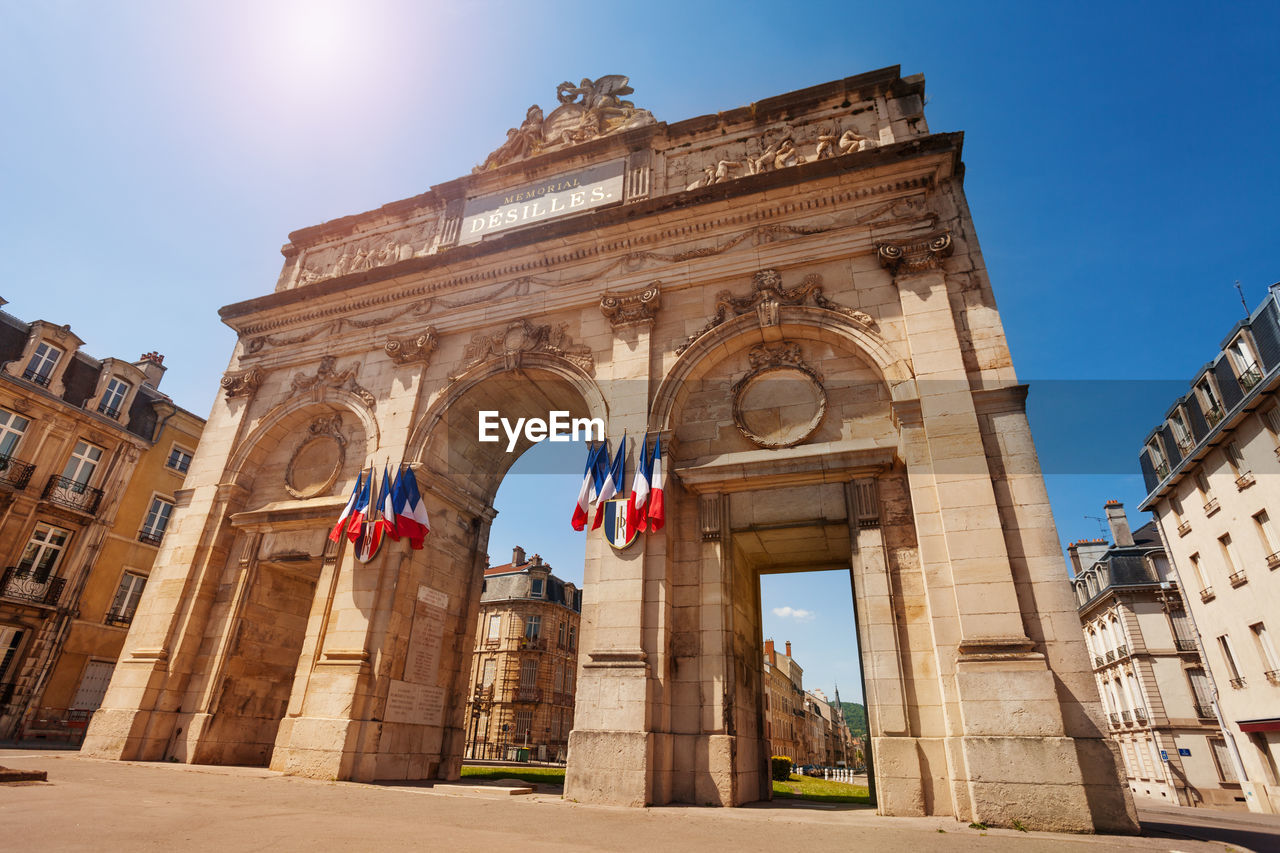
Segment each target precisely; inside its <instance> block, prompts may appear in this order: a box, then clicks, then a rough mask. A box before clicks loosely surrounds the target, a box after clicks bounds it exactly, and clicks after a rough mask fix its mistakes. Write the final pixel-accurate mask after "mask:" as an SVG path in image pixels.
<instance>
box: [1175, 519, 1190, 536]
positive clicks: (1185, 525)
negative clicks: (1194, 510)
mask: <svg viewBox="0 0 1280 853" xmlns="http://www.w3.org/2000/svg"><path fill="white" fill-rule="evenodd" d="M1190 532H1191V521H1190V519H1188V520H1186V521H1184V522H1182V523H1181V524H1179V525H1178V535H1179V536H1186V535H1187V534H1188V533H1190Z"/></svg>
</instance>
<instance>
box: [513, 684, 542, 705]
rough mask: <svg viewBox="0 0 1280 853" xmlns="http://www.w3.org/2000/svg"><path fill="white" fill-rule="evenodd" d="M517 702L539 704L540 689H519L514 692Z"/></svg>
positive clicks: (540, 699)
mask: <svg viewBox="0 0 1280 853" xmlns="http://www.w3.org/2000/svg"><path fill="white" fill-rule="evenodd" d="M516 701H517V702H541V701H542V689H541V688H539V687H521V688H520V689H519V690H517V691H516Z"/></svg>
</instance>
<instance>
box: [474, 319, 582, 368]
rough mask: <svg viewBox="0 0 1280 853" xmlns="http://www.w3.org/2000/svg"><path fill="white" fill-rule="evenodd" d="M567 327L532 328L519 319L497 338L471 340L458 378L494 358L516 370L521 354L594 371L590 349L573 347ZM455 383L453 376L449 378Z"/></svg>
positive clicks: (480, 336)
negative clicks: (560, 360)
mask: <svg viewBox="0 0 1280 853" xmlns="http://www.w3.org/2000/svg"><path fill="white" fill-rule="evenodd" d="M568 328H569V326H568V324H567V323H560V324H559V325H554V326H553V325H535V324H533V323H531V322H529V321H528V320H527V319H524V318H521V319H519V320H515V321H514V322H512V323H509V324H508V325H507V328H506V329H505V330H504V331H501V332H498V333H497V334H488V335H486V334H479V335H476V336H474V337H473V338H472V339H471V343H469V344H467V347H466V350H465V351H464V352H463V356H462V357H463V360H464V364H463V367H462V369H461V370H459V371H458V374H457V375H458V376H460V375H461V374H463V373H465V372H467V371H468V370H470V369H471V368H473V367H475V366H477V365H479V364H483V363H484V362H486V361H489V360H490V359H494V358H500V359H502V360H503V362H504V363H505V364H506V366H507V367H508V368H509V369H512V368H516V367H519V366H520V363H521V356H522V355H523V354H524V353H544V354H546V355H553V356H556V357H558V358H563V359H564V360H565V361H568V362H569V363H571V364H574V365H576V366H577V367H579V368H581V369H582V370H584V371H586V372H587V373H592V372H594V371H595V367H596V361H595V356H594V355H593V354H592V352H591V348H590V347H588V346H584V345H582V344H575V343H574V342H573V341H572V340H571V339H570V338H569V334H568ZM451 378H452V379H456V378H457V376H454V377H451Z"/></svg>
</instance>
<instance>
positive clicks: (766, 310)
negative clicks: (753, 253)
mask: <svg viewBox="0 0 1280 853" xmlns="http://www.w3.org/2000/svg"><path fill="white" fill-rule="evenodd" d="M821 284H822V276H820V275H818V274H817V273H810V274H809V275H807V276H805V277H804V279H803V280H802V281H801V282H800V284H799V285H798V286H796V287H793V288H787V287H785V286H784V285H783V283H782V274H781V273H779V272H778V271H777V270H774V269H765V270H760V271H759V272H757V273H756V274H755V276H754V277H753V278H752V280H751V286H752V292H751V293H750V294H749V295H747V296H734V295H733V294H732V293H730V292H729V291H727V290H722V291H720V292H719V293H718V294H716V312H715V314H714V315H712V317H711V319H710V320H709V321H707V324H706V325H705V326H703V327H702V328H701V329H699V330H698V331H696V332H694V333H693V334H692V335H690V336H689V338H688V340H686V341H685V342H684V343H683V344H681V345H680V346H679V347H677V348H676V355H680V354H682V353H683V352H684V351H685V350H687V349H688V348H689V347H690V346H692V345H693V342H694V341H696V340H697V339H698V338H700V337H702V336H703V335H705V334H706V333H707V332H710V331H711V330H712V329H714V328H715V327H716V326H719V325H720V324H721V323H723V322H725V321H726V320H728V319H730V318H731V317H738V316H741V315H742V314H746V313H747V312H749V311H752V310H754V311H755V312H756V314H757V315H758V316H759V318H760V325H761V326H762V327H767V326H776V325H778V323H779V316H780V314H779V311H780V309H781V307H782V306H783V305H803V304H804V303H805V302H806V301H808V299H809V298H810V297H812V298H813V302H814V304H815V305H817V306H818V307H819V308H822V309H823V310H826V311H833V312H835V313H838V314H843V315H844V316H846V317H848V318H850V319H851V320H854V321H855V322H858V323H861V324H862V325H864V326H866V327H867V328H870V329H874V328H875V327H876V322H875V320H874V319H872V318H871V316H870V315H869V314H866V313H864V312H862V311H857V310H855V309H853V308H848V307H846V306H844V305H840V304H838V303H835V302H832V301H831V300H830V299H827V298H826V297H825V296H823V294H822V288H821V286H820V285H821Z"/></svg>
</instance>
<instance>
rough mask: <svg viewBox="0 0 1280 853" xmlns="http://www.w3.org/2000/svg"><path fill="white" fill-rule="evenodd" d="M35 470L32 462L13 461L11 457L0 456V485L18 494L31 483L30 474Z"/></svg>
mask: <svg viewBox="0 0 1280 853" xmlns="http://www.w3.org/2000/svg"><path fill="white" fill-rule="evenodd" d="M34 470H36V465H35V463H34V462H25V461H23V460H21V459H14V458H13V457H12V456H0V485H5V486H8V487H9V488H11V489H13V490H14V491H17V492H20V491H22V490H23V489H25V488H26V487H27V483H30V482H31V472H32V471H34Z"/></svg>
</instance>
